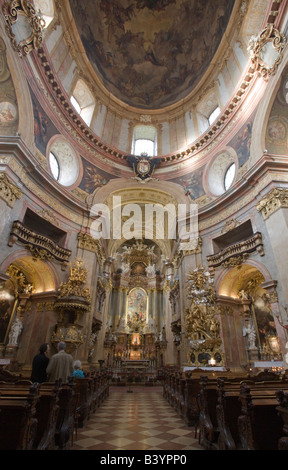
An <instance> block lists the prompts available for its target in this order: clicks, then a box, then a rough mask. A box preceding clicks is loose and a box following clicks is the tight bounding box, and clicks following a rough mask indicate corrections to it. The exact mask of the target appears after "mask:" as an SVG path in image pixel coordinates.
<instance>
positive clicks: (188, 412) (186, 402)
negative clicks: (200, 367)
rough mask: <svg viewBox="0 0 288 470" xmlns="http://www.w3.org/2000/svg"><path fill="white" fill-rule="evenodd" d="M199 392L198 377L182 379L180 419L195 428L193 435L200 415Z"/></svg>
mask: <svg viewBox="0 0 288 470" xmlns="http://www.w3.org/2000/svg"><path fill="white" fill-rule="evenodd" d="M199 392H200V376H199V375H198V376H197V375H195V376H193V375H191V376H187V377H186V378H185V379H184V389H183V408H182V417H183V419H184V421H185V423H186V424H187V425H188V426H194V427H195V435H196V431H197V429H198V423H199V414H200V408H199V400H198V395H199Z"/></svg>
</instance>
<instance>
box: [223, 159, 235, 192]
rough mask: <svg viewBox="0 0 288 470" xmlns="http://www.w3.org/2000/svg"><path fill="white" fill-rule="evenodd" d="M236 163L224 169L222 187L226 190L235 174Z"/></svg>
mask: <svg viewBox="0 0 288 470" xmlns="http://www.w3.org/2000/svg"><path fill="white" fill-rule="evenodd" d="M235 170H236V165H235V163H232V164H231V165H230V166H229V167H228V168H227V170H226V173H225V175H224V188H225V191H227V190H228V189H229V188H230V186H231V185H232V183H233V180H234V176H235Z"/></svg>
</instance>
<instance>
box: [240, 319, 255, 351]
mask: <svg viewBox="0 0 288 470" xmlns="http://www.w3.org/2000/svg"><path fill="white" fill-rule="evenodd" d="M246 335H247V336H248V349H255V348H256V346H255V341H256V331H255V327H254V325H253V323H252V322H251V321H250V323H249V324H248V326H247V327H245V326H244V327H243V336H246Z"/></svg>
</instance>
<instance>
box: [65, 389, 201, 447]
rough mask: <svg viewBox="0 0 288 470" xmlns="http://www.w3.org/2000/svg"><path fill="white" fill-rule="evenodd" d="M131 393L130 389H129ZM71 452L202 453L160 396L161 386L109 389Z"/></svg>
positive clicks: (190, 430) (196, 442)
mask: <svg viewBox="0 0 288 470" xmlns="http://www.w3.org/2000/svg"><path fill="white" fill-rule="evenodd" d="M131 390H132V387H131ZM71 450H98V451H99V450H102V451H119V450H127V451H128V450H131V451H136V450H159V451H160V450H165V451H169V450H170V451H173V450H174V451H180V450H183V451H184V450H185V451H189V450H193V451H194V450H203V448H202V447H201V446H200V445H199V443H198V439H197V438H195V430H194V428H193V427H189V426H187V425H186V424H185V422H184V421H183V420H182V419H181V417H180V416H179V415H178V414H177V412H176V411H175V410H174V409H173V408H172V407H171V405H170V404H169V403H168V402H167V401H166V399H165V398H164V397H163V390H162V387H161V386H159V387H150V388H147V387H141V386H135V387H133V390H132V392H130V393H127V390H126V389H125V387H123V388H122V387H117V386H112V387H110V393H109V396H108V397H107V398H106V400H105V402H103V403H102V404H101V406H100V407H99V408H97V409H96V410H95V412H94V413H93V414H92V416H91V417H90V419H89V420H88V421H87V422H86V423H85V425H84V427H83V428H80V429H78V430H77V439H76V437H75V436H74V442H73V446H72V448H71Z"/></svg>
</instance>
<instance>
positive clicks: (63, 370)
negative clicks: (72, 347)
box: [46, 341, 73, 383]
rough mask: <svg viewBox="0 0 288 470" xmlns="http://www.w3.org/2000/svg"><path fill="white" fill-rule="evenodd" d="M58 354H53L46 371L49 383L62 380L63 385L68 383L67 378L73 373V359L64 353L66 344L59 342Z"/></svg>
mask: <svg viewBox="0 0 288 470" xmlns="http://www.w3.org/2000/svg"><path fill="white" fill-rule="evenodd" d="M57 349H58V352H57V353H56V354H54V355H53V356H52V357H51V359H50V361H49V364H48V367H47V369H46V371H47V375H48V380H49V382H55V380H57V379H62V381H63V383H65V382H67V381H68V377H69V376H70V375H71V374H72V372H73V357H72V356H71V354H67V353H66V352H65V349H66V343H64V341H60V343H58V345H57Z"/></svg>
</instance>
